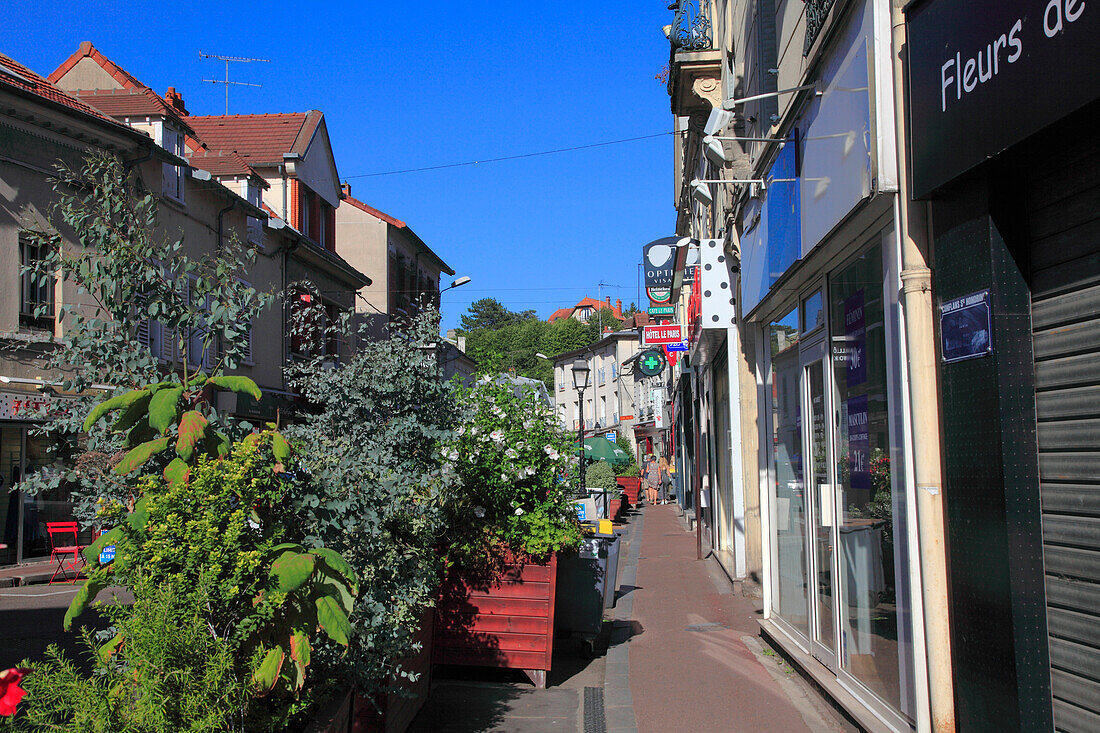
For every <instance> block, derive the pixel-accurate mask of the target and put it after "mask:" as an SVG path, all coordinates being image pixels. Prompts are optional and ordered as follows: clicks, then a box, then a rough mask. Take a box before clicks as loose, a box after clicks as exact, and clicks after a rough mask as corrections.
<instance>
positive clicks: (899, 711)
mask: <svg viewBox="0 0 1100 733" xmlns="http://www.w3.org/2000/svg"><path fill="white" fill-rule="evenodd" d="M886 236H888V235H884V238H885V237H886ZM887 241H889V240H887ZM888 257H889V255H888V254H885V255H884V250H883V248H882V247H881V245H880V244H879V242H877V241H876V242H873V243H872V244H871V245H870V246H868V247H866V248H865V249H864V250H863V251H862V253H861V254H860V255H858V256H856V257H854V258H851V259H850V260H848V262H847V263H845V264H844V265H842V266H841V267H839V268H837V269H835V270H833V271H831V272H830V273H828V275H827V277H826V278H825V279H824V281H823V282H820V281H819V282H817V283H816V284H814V285H813V286H812V287H810V288H808V289H804V290H802V291H801V293H800V297H799V299H798V300H797V301H796V302H795V303H794V304H792V307H791V309H790V310H788V311H787V312H785V313H783V314H782V315H780V316H779V317H777V318H775V319H774V320H773V321H772V322H771V324H770V325H769V326H768V330H767V332H766V333H767V338H768V342H769V345H770V359H769V364H768V367H769V371H770V378H769V380H768V385H769V387H770V389H769V392H770V395H768V397H769V398H770V399H769V400H768V401H769V403H770V409H769V411H768V412H769V417H770V420H769V422H770V425H769V432H770V433H771V435H770V436H768V438H767V443H768V444H769V445H770V452H771V456H770V463H771V465H770V467H769V473H770V477H771V481H770V484H771V492H772V495H771V497H770V501H771V511H772V526H771V532H772V542H771V551H770V556H771V557H770V573H771V580H772V582H771V593H770V598H771V600H770V604H771V612H772V614H771V616H770V618H771V619H774V621H775V623H776V625H777V626H779V627H780V628H781V629H783V630H784V631H785V632H786V633H787V634H788V635H789V636H790V637H791V638H792V639H793V640H794V641H795V642H796V643H797V644H798V645H799V646H801V647H802V648H803V649H804V650H805V651H807V652H809V653H810V654H811V655H812V656H813V657H814V658H815V659H816V660H818V661H819V662H820V663H821V664H823V665H824V666H825V667H827V668H828V669H829V670H831V671H832V672H833V673H834V674H835V675H836V676H837V678H838V679H839V680H841V681H842V682H844V683H845V684H846V685H847V686H848V687H849V689H852V690H853V691H855V692H857V694H858V695H859V696H860V697H861V699H865V700H866V701H867V702H868V704H870V705H871V706H872V707H875V708H876V710H879V711H881V712H882V714H883V715H885V716H887V717H892V716H901V717H898V718H896V719H897V720H899V721H904V720H905V719H906V718H910V719H911V710H912V699H913V688H912V685H913V682H912V673H911V669H912V664H913V663H912V653H913V650H912V644H911V638H912V636H911V628H910V602H909V592H908V555H907V552H908V548H907V544H906V543H905V537H906V526H907V520H906V482H905V477H904V474H902V473H898V471H897V470H896V469H897V467H899V466H901V465H903V460H902V451H901V448H900V445H901V441H900V440H899V439H898V435H899V431H900V430H901V429H902V427H901V426H902V425H903V422H904V421H903V419H902V417H901V414H900V411H899V407H898V406H899V404H900V401H899V400H898V399H897V397H896V395H895V391H896V384H897V381H896V376H895V377H892V376H891V375H892V374H895V372H894V371H893V370H894V368H895V367H894V366H893V365H892V363H891V360H890V352H889V351H888V350H887V332H888V331H889V330H890V329H893V328H894V327H895V324H894V322H893V321H892V320H891V312H892V310H893V308H894V306H893V305H892V304H891V303H890V301H889V300H888V296H887V293H891V292H895V289H894V288H893V287H892V286H891V285H888V282H889V280H888V278H889V271H888V270H887V269H886V266H888V265H889V264H890V262H891V260H889V259H888ZM890 338H895V337H894V336H891V337H890ZM876 698H877V699H876ZM905 724H906V723H904V722H903V723H902V725H905Z"/></svg>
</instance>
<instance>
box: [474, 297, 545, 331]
mask: <svg viewBox="0 0 1100 733" xmlns="http://www.w3.org/2000/svg"><path fill="white" fill-rule="evenodd" d="M469 311H470V314H469V315H466V316H462V330H463V331H464V332H465V333H466V334H467V335H469V334H470V333H471V332H473V331H479V330H486V329H487V330H493V329H497V328H503V327H504V326H510V325H512V324H515V323H521V322H523V321H529V320H532V319H535V318H536V316H535V311H533V310H526V311H519V312H516V311H511V310H508V309H507V308H505V307H504V306H503V305H501V303H500V301H498V300H497V299H496V298H481V299H480V300H475V301H474V302H473V303H471V304H470V308H469Z"/></svg>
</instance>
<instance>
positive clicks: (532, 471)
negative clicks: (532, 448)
mask: <svg viewBox="0 0 1100 733" xmlns="http://www.w3.org/2000/svg"><path fill="white" fill-rule="evenodd" d="M523 474H524V475H525V476H534V475H535V467H534V466H527V467H526V468H524V469H523Z"/></svg>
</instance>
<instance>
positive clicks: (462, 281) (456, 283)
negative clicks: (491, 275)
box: [439, 275, 471, 295]
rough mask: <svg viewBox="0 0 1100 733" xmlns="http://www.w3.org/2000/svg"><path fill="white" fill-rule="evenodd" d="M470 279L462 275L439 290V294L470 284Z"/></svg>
mask: <svg viewBox="0 0 1100 733" xmlns="http://www.w3.org/2000/svg"><path fill="white" fill-rule="evenodd" d="M470 279H471V278H470V276H469V275H463V276H462V277H460V278H458V279H456V280H455V281H454V282H452V283H451V284H450V285H448V286H447V287H445V288H443V289H442V290H440V291H439V294H440V295H443V293H445V292H447V291H448V290H453V289H454V288H458V287H461V286H463V285H465V284H466V283H468V282H470Z"/></svg>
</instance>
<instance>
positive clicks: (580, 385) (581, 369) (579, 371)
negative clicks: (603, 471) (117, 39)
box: [573, 359, 592, 492]
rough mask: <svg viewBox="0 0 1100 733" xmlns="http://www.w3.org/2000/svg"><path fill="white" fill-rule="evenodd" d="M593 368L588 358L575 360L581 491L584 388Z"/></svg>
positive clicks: (582, 487) (574, 379) (582, 483)
mask: <svg viewBox="0 0 1100 733" xmlns="http://www.w3.org/2000/svg"><path fill="white" fill-rule="evenodd" d="M591 371H592V370H591V369H589V367H588V360H587V359H577V360H576V361H574V362H573V388H574V389H576V390H577V408H578V409H577V412H579V413H580V418H581V422H580V431H579V433H578V435H579V438H578V442H579V444H580V447H579V450H580V459H581V463H580V479H581V485H580V491H582V492H583V491H584V490H585V485H584V474H585V470H584V390H586V389H587V388H588V375H589V373H590V372H591Z"/></svg>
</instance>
